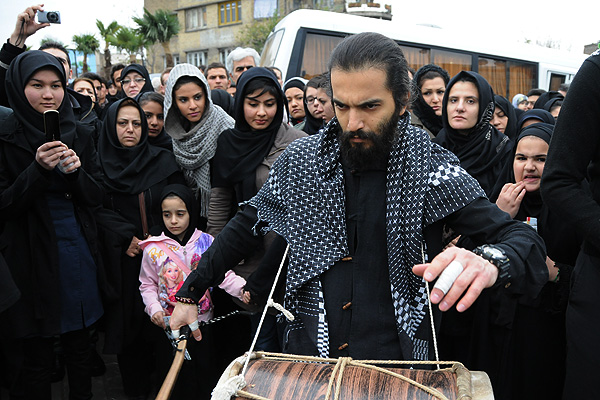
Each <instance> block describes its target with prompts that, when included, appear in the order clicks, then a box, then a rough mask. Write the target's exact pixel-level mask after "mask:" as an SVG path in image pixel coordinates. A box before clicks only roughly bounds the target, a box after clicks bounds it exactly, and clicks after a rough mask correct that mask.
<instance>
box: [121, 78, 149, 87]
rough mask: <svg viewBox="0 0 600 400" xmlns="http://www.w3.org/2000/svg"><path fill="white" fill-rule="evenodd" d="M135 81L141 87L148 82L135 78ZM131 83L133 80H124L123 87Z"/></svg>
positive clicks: (144, 79) (122, 81)
mask: <svg viewBox="0 0 600 400" xmlns="http://www.w3.org/2000/svg"><path fill="white" fill-rule="evenodd" d="M133 81H134V82H135V83H138V84H140V85H141V84H143V83H144V82H146V78H135V79H133ZM130 83H131V79H122V80H121V85H123V86H128V85H129V84H130Z"/></svg>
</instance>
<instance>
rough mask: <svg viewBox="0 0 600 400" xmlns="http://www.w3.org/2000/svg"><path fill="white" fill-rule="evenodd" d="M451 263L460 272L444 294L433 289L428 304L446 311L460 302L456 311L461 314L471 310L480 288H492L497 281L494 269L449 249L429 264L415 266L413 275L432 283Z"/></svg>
mask: <svg viewBox="0 0 600 400" xmlns="http://www.w3.org/2000/svg"><path fill="white" fill-rule="evenodd" d="M452 261H458V262H459V263H461V264H462V266H463V271H462V272H461V273H460V275H459V276H458V278H456V280H455V281H454V283H453V284H452V286H451V287H450V290H449V291H448V293H446V294H445V295H444V292H442V291H441V290H440V289H437V288H434V289H433V290H432V291H431V302H432V303H433V304H438V303H439V305H440V310H442V311H448V310H449V309H450V307H452V306H453V305H454V303H456V302H457V301H458V300H459V299H460V301H459V302H458V305H457V306H456V309H457V310H458V311H459V312H463V311H465V310H466V309H467V308H469V307H471V305H472V304H473V302H475V300H477V298H478V297H479V295H480V294H481V292H482V291H483V289H485V288H489V287H491V286H493V285H494V283H495V282H496V279H497V278H498V268H497V267H496V266H495V265H493V264H492V263H490V262H489V261H487V260H485V259H483V258H482V257H480V256H478V255H476V254H474V253H472V252H470V251H468V250H465V249H462V248H459V247H450V248H448V249H446V250H444V251H443V252H442V253H440V254H438V255H437V257H435V258H434V259H433V260H432V261H431V263H428V264H418V265H415V266H414V267H413V272H414V273H415V274H416V275H419V276H422V277H424V278H425V280H426V281H427V282H432V281H434V280H435V279H437V278H438V277H439V276H440V274H441V273H442V271H443V270H444V269H446V267H448V265H449V264H450V263H451V262H452ZM465 292H466V293H465ZM463 293H465V294H464V296H463ZM461 296H462V298H461Z"/></svg>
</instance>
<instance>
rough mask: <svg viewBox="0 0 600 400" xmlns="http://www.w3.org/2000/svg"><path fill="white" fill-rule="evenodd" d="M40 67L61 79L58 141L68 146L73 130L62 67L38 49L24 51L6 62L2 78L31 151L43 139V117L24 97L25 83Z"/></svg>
mask: <svg viewBox="0 0 600 400" xmlns="http://www.w3.org/2000/svg"><path fill="white" fill-rule="evenodd" d="M40 69H51V70H53V71H54V72H56V74H57V75H58V77H59V78H60V80H61V82H62V86H63V90H64V97H63V101H62V103H61V104H60V106H59V107H58V112H59V113H60V132H61V136H60V140H61V142H63V143H64V144H66V145H67V146H69V147H72V145H73V140H74V139H75V129H76V119H75V114H74V113H73V108H72V107H71V104H70V103H69V95H68V92H67V82H66V78H65V70H64V68H63V66H62V65H61V64H60V62H59V61H58V59H57V58H56V57H54V56H53V55H52V54H48V53H45V52H43V51H39V50H32V51H26V52H25V53H22V54H20V55H19V56H18V57H17V58H15V59H14V60H13V61H12V62H11V63H10V67H9V68H8V71H7V72H6V80H5V82H6V83H5V85H6V95H7V97H8V103H9V104H10V107H11V108H12V109H13V112H14V113H15V116H16V117H17V119H18V120H19V122H20V123H21V124H22V126H23V130H24V133H25V138H26V139H27V142H28V143H29V146H30V147H31V150H32V151H33V152H34V153H35V152H36V151H37V149H38V147H40V146H41V145H42V144H44V142H45V141H46V135H45V133H44V116H43V114H42V113H40V112H38V111H36V110H35V109H34V108H33V107H32V106H31V104H29V101H28V100H27V97H25V86H26V85H27V82H28V81H29V80H30V79H31V77H32V76H33V74H35V73H36V72H37V71H39V70H40Z"/></svg>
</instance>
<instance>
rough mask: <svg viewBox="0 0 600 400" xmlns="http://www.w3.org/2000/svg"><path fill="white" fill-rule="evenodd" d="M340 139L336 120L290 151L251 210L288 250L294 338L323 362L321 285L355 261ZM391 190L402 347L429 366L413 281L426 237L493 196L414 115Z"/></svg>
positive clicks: (391, 249)
mask: <svg viewBox="0 0 600 400" xmlns="http://www.w3.org/2000/svg"><path fill="white" fill-rule="evenodd" d="M339 129H340V128H339V125H338V123H337V120H336V119H335V118H334V119H333V120H332V121H331V122H330V123H329V124H328V125H327V127H325V128H324V129H323V130H322V131H321V132H320V133H319V134H317V135H314V136H310V137H307V138H303V139H299V140H296V141H295V142H294V143H292V144H291V145H289V146H288V148H287V150H286V151H285V152H284V153H283V154H282V155H281V156H280V157H279V159H278V160H277V162H276V163H275V164H274V165H273V168H272V169H271V173H270V175H269V179H268V181H267V182H266V183H265V184H264V186H263V187H262V189H261V190H260V191H259V193H258V194H257V195H256V196H255V197H254V198H252V199H251V200H250V201H249V204H251V205H253V206H254V207H256V209H257V210H258V216H259V220H260V221H263V222H266V223H267V224H268V226H269V228H268V229H273V230H274V231H276V232H277V233H279V234H280V235H282V236H283V237H285V238H286V239H287V241H288V243H289V244H290V261H289V267H288V274H287V281H286V298H285V302H286V308H288V309H289V310H290V311H292V312H293V313H294V314H295V315H296V317H297V318H296V320H295V321H294V322H292V324H291V326H290V328H289V329H292V330H293V329H306V330H307V333H308V335H309V337H310V338H311V339H312V340H314V342H315V345H316V347H317V349H318V351H319V354H320V355H321V356H323V357H327V356H328V354H329V341H328V336H329V335H328V326H327V316H326V315H325V307H324V297H323V291H322V286H321V281H320V279H319V276H320V275H321V274H322V273H323V272H325V271H326V270H327V269H329V268H330V267H331V266H332V265H333V264H334V263H335V262H337V261H339V260H340V259H341V258H343V257H345V256H347V255H348V254H349V251H348V244H347V235H346V214H345V202H346V200H345V191H344V178H343V171H342V165H341V164H340V149H339V143H338V140H337V132H338V131H339ZM386 186H387V188H386V193H387V202H386V203H387V212H386V215H387V232H386V234H387V249H388V265H389V274H390V282H391V293H392V298H393V302H394V308H395V314H396V322H397V328H398V335H399V338H400V345H401V348H402V352H403V354H404V355H405V357H406V358H411V357H412V359H415V360H423V359H428V358H429V354H428V353H429V340H430V339H429V338H430V335H431V332H430V331H429V324H422V322H423V320H424V318H425V316H426V314H427V312H428V310H427V305H428V301H427V295H426V289H425V283H424V280H423V279H422V278H421V277H418V276H416V275H414V274H413V273H412V267H413V265H415V264H419V263H421V262H422V256H421V243H422V242H423V228H424V227H425V226H427V225H429V224H431V223H433V222H435V221H438V220H440V219H442V218H444V217H446V216H447V215H450V214H452V213H453V212H454V211H456V210H459V209H460V208H462V207H464V206H465V205H467V204H469V203H470V202H471V201H473V200H474V199H476V198H478V197H483V196H485V194H484V193H483V191H482V189H481V188H480V186H479V184H478V183H477V181H475V179H473V178H472V177H471V176H470V175H468V174H467V173H466V172H465V171H464V170H463V169H462V168H461V167H460V166H459V162H458V159H457V158H456V157H455V156H454V155H453V154H452V153H450V152H449V151H447V150H445V149H443V148H441V147H440V146H438V145H436V144H433V143H432V142H431V141H430V140H429V137H428V135H427V133H426V132H425V131H423V130H421V129H418V128H415V127H413V126H411V125H410V124H409V123H408V113H407V114H406V115H405V116H403V117H402V118H401V119H400V121H399V122H398V129H397V136H396V139H395V141H394V144H393V146H392V150H391V153H390V157H389V162H388V172H387V184H386ZM257 226H258V225H257ZM298 317H299V318H298Z"/></svg>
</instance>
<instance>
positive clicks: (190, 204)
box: [160, 183, 200, 245]
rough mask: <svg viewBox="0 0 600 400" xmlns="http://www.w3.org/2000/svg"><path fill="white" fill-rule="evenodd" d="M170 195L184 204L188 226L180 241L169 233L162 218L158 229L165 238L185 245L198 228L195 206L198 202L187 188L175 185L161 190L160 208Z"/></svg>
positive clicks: (197, 215) (197, 214)
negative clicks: (188, 221) (188, 218)
mask: <svg viewBox="0 0 600 400" xmlns="http://www.w3.org/2000/svg"><path fill="white" fill-rule="evenodd" d="M170 194H174V195H176V196H177V197H179V198H180V199H181V200H182V201H183V202H184V203H185V208H186V209H187V211H188V214H189V216H190V224H189V226H188V228H187V230H186V231H185V234H184V235H183V238H182V239H181V240H179V238H178V237H177V235H173V234H172V233H171V232H169V230H168V229H167V227H166V226H165V221H164V219H163V218H161V219H160V227H161V229H162V232H163V233H164V234H165V235H166V236H168V237H170V238H171V239H173V240H176V241H177V242H178V243H179V244H181V245H185V244H186V243H187V242H188V241H189V240H190V238H191V237H192V235H193V234H194V230H195V229H196V226H198V219H199V218H198V217H199V215H200V214H199V213H198V210H197V207H196V205H197V204H198V201H197V200H196V197H195V196H194V192H192V189H190V188H189V187H187V186H185V185H182V184H179V183H177V184H173V185H167V186H165V188H164V189H163V191H162V193H161V195H160V203H161V207H162V202H163V200H164V199H165V198H166V197H167V196H169V195H170Z"/></svg>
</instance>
